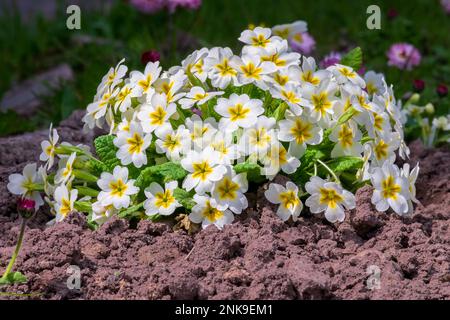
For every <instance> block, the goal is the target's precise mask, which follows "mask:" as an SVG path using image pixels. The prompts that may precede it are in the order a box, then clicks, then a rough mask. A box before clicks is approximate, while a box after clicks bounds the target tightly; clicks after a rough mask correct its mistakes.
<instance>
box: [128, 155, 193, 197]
mask: <svg viewBox="0 0 450 320" xmlns="http://www.w3.org/2000/svg"><path fill="white" fill-rule="evenodd" d="M186 175H187V171H186V170H184V169H183V167H182V166H181V165H180V164H178V163H174V162H165V163H163V164H159V165H156V166H151V167H147V168H145V169H144V170H142V171H141V173H140V174H139V176H138V178H137V179H136V182H135V185H136V186H137V187H139V188H140V189H141V190H143V189H144V188H146V187H148V186H149V185H150V183H152V182H158V183H165V182H168V181H172V180H181V179H183V178H184V177H185V176H186Z"/></svg>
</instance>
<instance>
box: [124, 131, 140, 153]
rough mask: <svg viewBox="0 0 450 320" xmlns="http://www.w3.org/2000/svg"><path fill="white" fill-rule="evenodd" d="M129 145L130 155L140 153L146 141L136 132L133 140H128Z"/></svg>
mask: <svg viewBox="0 0 450 320" xmlns="http://www.w3.org/2000/svg"><path fill="white" fill-rule="evenodd" d="M127 143H128V145H129V147H128V152H129V153H131V154H133V153H140V152H141V150H142V146H143V144H144V139H142V137H141V136H140V135H139V134H138V133H136V132H135V133H134V134H133V136H132V137H131V138H128V139H127Z"/></svg>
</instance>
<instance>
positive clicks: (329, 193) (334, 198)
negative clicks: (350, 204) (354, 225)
mask: <svg viewBox="0 0 450 320" xmlns="http://www.w3.org/2000/svg"><path fill="white" fill-rule="evenodd" d="M319 193H320V199H319V202H320V204H326V205H327V206H328V207H330V208H332V209H334V208H336V206H337V205H338V204H339V203H341V202H342V201H343V200H344V198H343V197H342V196H341V195H340V194H338V193H337V192H336V190H334V189H331V188H329V189H327V188H320V189H319Z"/></svg>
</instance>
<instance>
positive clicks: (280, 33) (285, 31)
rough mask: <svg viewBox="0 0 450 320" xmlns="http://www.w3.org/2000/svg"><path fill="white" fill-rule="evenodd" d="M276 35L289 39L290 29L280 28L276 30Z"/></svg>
mask: <svg viewBox="0 0 450 320" xmlns="http://www.w3.org/2000/svg"><path fill="white" fill-rule="evenodd" d="M274 33H275V35H277V36H279V37H281V38H283V39H287V37H288V36H289V29H288V28H285V29H280V30H277V31H275V32H274Z"/></svg>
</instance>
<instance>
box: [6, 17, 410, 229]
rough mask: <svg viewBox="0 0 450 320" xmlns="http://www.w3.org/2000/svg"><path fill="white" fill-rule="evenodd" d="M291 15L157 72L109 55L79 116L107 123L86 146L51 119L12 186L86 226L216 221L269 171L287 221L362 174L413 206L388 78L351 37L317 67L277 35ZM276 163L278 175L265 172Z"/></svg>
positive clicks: (336, 200) (340, 197) (394, 199)
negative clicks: (349, 45)
mask: <svg viewBox="0 0 450 320" xmlns="http://www.w3.org/2000/svg"><path fill="white" fill-rule="evenodd" d="M299 25H302V26H304V25H305V24H302V23H299V22H296V23H293V24H287V25H283V26H276V27H274V28H273V29H270V28H262V27H256V28H254V29H252V30H245V31H243V32H242V33H241V35H240V37H239V40H240V41H241V42H242V43H243V44H244V45H243V48H242V51H241V53H240V54H239V55H235V54H234V53H233V52H232V51H231V50H230V49H229V48H220V47H215V48H211V49H207V48H202V49H200V50H197V51H195V52H193V53H192V54H191V55H189V56H188V57H187V58H186V59H185V60H183V61H182V63H181V65H179V66H174V67H172V68H170V69H169V70H166V71H163V70H162V68H161V66H160V65H159V63H158V62H149V63H148V64H147V65H146V67H145V69H144V70H143V71H131V72H130V73H128V68H127V67H126V66H125V65H124V60H122V61H120V62H119V64H118V65H117V66H115V67H113V68H111V69H110V70H109V71H108V73H107V74H106V75H105V76H104V77H103V79H102V81H101V83H100V84H99V86H98V88H97V94H96V95H95V98H94V101H93V102H92V103H91V104H89V105H88V106H87V112H86V115H85V116H84V118H83V121H84V123H85V129H86V130H93V129H94V128H95V127H100V128H104V129H106V130H108V131H109V134H107V135H103V136H99V137H97V138H96V139H95V141H94V145H95V153H94V152H92V153H91V151H90V150H89V148H88V147H86V146H83V145H78V146H74V145H70V144H69V143H65V142H63V143H60V141H59V137H58V133H57V132H56V130H54V129H52V130H50V136H49V139H48V140H47V141H44V142H43V143H42V149H43V150H42V154H41V158H40V159H41V160H42V161H43V162H44V164H43V165H42V166H41V167H40V168H39V169H36V166H35V165H34V166H32V167H27V170H26V172H25V171H24V175H23V176H21V178H19V177H18V176H17V175H13V176H11V177H10V183H9V184H8V188H9V190H10V191H11V192H12V193H14V194H17V195H20V196H22V197H31V198H33V199H34V200H35V202H36V204H39V205H40V204H42V203H43V201H42V200H43V198H42V193H44V194H45V196H44V198H45V200H46V202H47V203H48V204H49V206H50V208H51V210H52V211H53V213H54V214H55V219H56V221H61V220H63V219H64V218H65V217H67V215H68V213H69V212H71V211H72V210H77V211H80V212H85V213H86V214H88V220H89V223H90V225H91V226H92V227H93V228H95V227H96V226H98V225H100V224H102V223H104V222H105V221H106V220H108V219H109V218H110V217H112V216H114V215H117V216H119V217H123V218H138V219H143V218H146V219H151V220H157V219H162V218H164V217H168V216H173V217H175V216H177V217H175V218H176V219H177V220H179V219H180V216H181V215H182V214H184V216H183V217H182V219H184V221H185V222H187V223H186V224H187V225H193V226H195V225H196V224H197V225H201V226H202V227H206V226H208V225H211V224H214V225H215V226H216V227H217V228H219V229H221V228H223V226H224V225H226V224H230V223H231V222H232V221H233V220H234V218H235V216H236V215H239V214H241V213H242V212H243V211H244V210H245V209H246V208H247V207H248V201H247V197H246V193H247V192H248V190H249V188H255V187H256V186H258V184H261V185H262V184H263V183H264V182H266V181H269V183H268V185H267V186H265V188H266V191H265V197H266V198H267V200H268V201H269V202H271V203H273V204H276V205H278V209H277V211H276V213H277V215H278V216H279V217H280V218H281V219H282V220H284V221H287V220H289V219H292V220H296V219H297V218H298V217H299V216H300V215H301V214H302V211H304V210H309V211H310V212H311V213H313V214H324V217H325V218H326V219H327V220H329V221H330V222H337V221H343V220H344V218H345V210H346V209H347V210H348V209H352V208H354V207H355V196H354V192H355V191H356V190H357V189H358V188H359V187H361V186H362V185H364V184H371V185H372V186H373V187H374V193H373V197H372V202H373V203H374V205H375V206H376V208H377V209H378V210H379V211H386V210H388V208H392V209H393V210H394V211H395V212H396V213H397V214H399V215H406V214H410V213H411V212H412V209H413V208H412V202H413V201H416V198H415V191H414V190H415V189H414V183H415V180H416V177H417V173H418V170H419V169H418V167H417V166H416V167H415V168H414V169H413V170H410V168H409V166H408V165H407V166H405V167H403V168H402V169H399V168H398V167H397V166H396V165H395V164H394V161H395V159H396V154H398V155H399V156H400V157H402V158H405V157H407V156H408V154H409V150H408V148H407V146H406V144H405V143H404V140H403V124H404V116H403V115H402V113H401V112H400V107H399V105H398V104H397V102H396V99H395V98H394V95H393V90H392V86H388V85H387V84H386V82H385V80H384V77H383V76H382V75H381V74H375V73H374V72H373V71H371V72H370V73H369V75H368V76H366V77H361V76H360V75H359V74H358V73H357V72H355V70H358V69H359V67H360V64H361V58H362V57H361V51H360V49H359V48H357V49H354V50H353V51H351V52H350V53H348V54H347V55H346V56H344V57H342V60H341V64H335V65H332V66H329V67H327V68H326V69H318V68H317V65H316V62H315V60H314V59H313V58H311V57H306V56H302V55H300V54H299V53H297V52H293V51H292V50H291V49H290V47H289V45H288V40H289V39H287V38H288V37H291V36H292V35H295V33H296V32H297V31H298V30H296V28H297V26H299ZM281 29H283V30H281ZM274 30H275V31H276V33H274ZM300 31H301V32H303V31H304V28H303V27H302V30H300ZM283 37H286V38H283ZM55 164H56V166H57V168H56V170H53V169H52V168H53V167H54V165H55ZM31 169H32V170H31ZM30 171H33V172H30ZM277 175H284V176H285V177H287V178H288V182H287V183H285V184H278V183H271V182H270V181H272V180H273V179H274V178H275V177H276V176H277ZM279 180H280V179H277V180H276V181H279ZM281 180H282V179H281Z"/></svg>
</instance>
